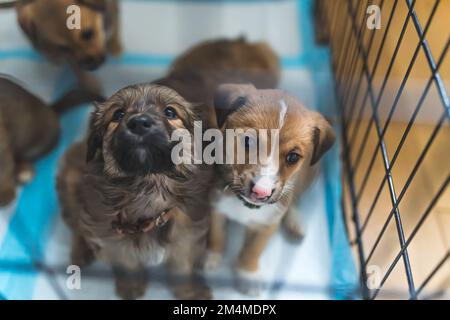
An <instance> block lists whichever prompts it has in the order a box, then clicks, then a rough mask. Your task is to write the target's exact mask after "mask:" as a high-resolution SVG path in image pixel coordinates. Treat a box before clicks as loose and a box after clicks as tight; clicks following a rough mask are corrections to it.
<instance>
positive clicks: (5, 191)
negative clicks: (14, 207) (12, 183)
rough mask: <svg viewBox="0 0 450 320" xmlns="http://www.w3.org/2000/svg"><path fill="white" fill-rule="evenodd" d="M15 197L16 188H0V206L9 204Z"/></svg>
mask: <svg viewBox="0 0 450 320" xmlns="http://www.w3.org/2000/svg"><path fill="white" fill-rule="evenodd" d="M15 198H16V188H14V187H11V188H1V189H0V207H4V206H7V205H9V204H11V203H12V202H13V201H14V199H15Z"/></svg>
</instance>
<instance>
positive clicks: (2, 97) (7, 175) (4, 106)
mask: <svg viewBox="0 0 450 320" xmlns="http://www.w3.org/2000/svg"><path fill="white" fill-rule="evenodd" d="M95 98H97V97H92V96H90V95H87V94H83V93H82V92H81V91H77V90H73V91H70V92H69V93H67V94H65V95H64V96H63V97H62V98H61V99H60V100H59V101H57V102H56V103H54V104H53V105H52V106H49V105H47V104H46V103H44V102H43V101H42V100H40V99H39V98H38V97H36V96H34V95H33V94H31V93H30V92H28V91H27V90H25V89H24V88H23V87H22V86H20V85H19V84H17V83H16V82H14V81H11V80H10V79H7V78H1V77H0V168H1V170H0V206H5V205H8V204H9V203H11V202H12V201H13V200H14V198H15V192H16V187H17V185H18V184H21V183H26V182H29V181H30V180H31V179H32V178H33V166H32V161H34V160H36V159H38V158H40V157H42V156H44V155H45V154H46V153H47V152H49V151H50V150H51V149H53V147H54V146H55V145H56V143H57V141H58V138H59V134H60V126H59V118H58V115H59V114H60V113H62V112H64V111H65V110H66V109H68V108H70V107H72V106H76V105H78V104H82V103H84V102H88V101H91V99H95Z"/></svg>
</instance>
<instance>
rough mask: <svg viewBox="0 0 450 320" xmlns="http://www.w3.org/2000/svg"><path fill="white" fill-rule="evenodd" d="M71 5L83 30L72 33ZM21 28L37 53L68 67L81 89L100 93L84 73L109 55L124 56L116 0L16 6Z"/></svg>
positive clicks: (46, 0)
mask: <svg viewBox="0 0 450 320" xmlns="http://www.w3.org/2000/svg"><path fill="white" fill-rule="evenodd" d="M71 5H77V6H78V7H79V8H80V22H81V25H80V29H69V28H68V27H67V22H68V19H69V17H70V15H69V14H68V13H67V9H68V8H69V7H70V6H71ZM16 10H17V18H18V21H19V24H20V26H21V28H22V29H23V31H24V32H25V34H26V35H27V37H28V38H29V40H30V41H31V43H32V44H33V46H34V47H35V49H36V50H38V51H40V52H41V53H43V54H44V55H45V56H47V57H48V58H49V59H50V60H52V61H53V62H55V63H68V64H69V65H70V66H71V67H72V69H73V70H74V72H75V74H76V75H77V77H78V78H79V80H80V83H81V85H83V86H84V87H86V88H87V89H90V90H92V91H95V92H98V90H99V89H98V88H97V87H98V84H97V82H96V81H95V79H94V78H93V77H92V76H91V75H90V74H89V73H86V72H85V70H89V71H92V70H95V69H97V68H98V67H99V66H100V65H101V64H102V63H103V62H104V61H105V59H106V56H107V54H113V55H117V54H119V53H120V52H121V50H122V47H121V42H120V36H119V21H118V20H119V12H118V2H117V0H75V1H73V0H28V1H18V2H17V5H16Z"/></svg>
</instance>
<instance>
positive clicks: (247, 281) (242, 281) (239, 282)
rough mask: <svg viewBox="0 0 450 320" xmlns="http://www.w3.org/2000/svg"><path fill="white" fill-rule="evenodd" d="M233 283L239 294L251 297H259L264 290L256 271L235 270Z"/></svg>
mask: <svg viewBox="0 0 450 320" xmlns="http://www.w3.org/2000/svg"><path fill="white" fill-rule="evenodd" d="M234 281H235V286H236V289H237V290H238V291H239V292H241V293H243V294H246V295H249V296H252V297H256V296H259V295H260V293H261V292H262V291H263V290H264V283H263V281H262V279H261V277H260V275H259V273H258V271H254V272H252V271H246V270H242V269H236V271H235V279H234Z"/></svg>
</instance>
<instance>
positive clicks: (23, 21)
mask: <svg viewBox="0 0 450 320" xmlns="http://www.w3.org/2000/svg"><path fill="white" fill-rule="evenodd" d="M16 10H17V21H18V22H19V25H20V27H21V28H22V30H23V32H25V34H26V35H27V36H28V37H29V38H30V40H31V42H33V43H34V44H35V43H37V40H38V38H37V37H38V32H37V29H36V24H35V22H34V18H33V16H34V15H33V10H34V3H33V2H29V3H28V2H24V3H22V2H19V3H18V4H17V9H16Z"/></svg>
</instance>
